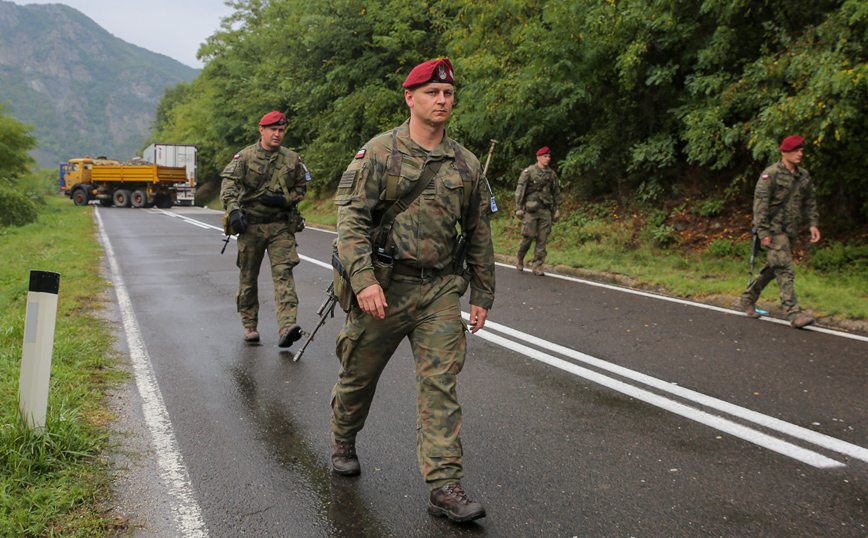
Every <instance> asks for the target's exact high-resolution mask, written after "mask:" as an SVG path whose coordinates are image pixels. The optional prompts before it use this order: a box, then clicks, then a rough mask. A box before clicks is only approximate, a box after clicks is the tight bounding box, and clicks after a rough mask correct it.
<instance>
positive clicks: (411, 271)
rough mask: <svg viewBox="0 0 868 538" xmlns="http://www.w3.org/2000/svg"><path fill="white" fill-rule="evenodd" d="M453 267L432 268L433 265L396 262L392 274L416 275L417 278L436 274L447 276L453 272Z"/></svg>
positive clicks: (430, 276)
mask: <svg viewBox="0 0 868 538" xmlns="http://www.w3.org/2000/svg"><path fill="white" fill-rule="evenodd" d="M452 272H453V271H452V268H451V267H444V268H443V269H432V268H431V267H413V266H412V265H410V264H407V263H401V262H395V264H394V267H393V268H392V274H394V275H401V276H414V277H416V278H421V279H426V278H433V277H435V276H446V275H451V274H452Z"/></svg>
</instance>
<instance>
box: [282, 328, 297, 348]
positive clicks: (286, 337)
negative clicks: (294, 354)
mask: <svg viewBox="0 0 868 538" xmlns="http://www.w3.org/2000/svg"><path fill="white" fill-rule="evenodd" d="M299 338H301V327H299V326H298V325H293V326H292V327H284V328H282V329H280V339H278V341H277V347H289V346H291V345H292V344H293V343H294V342H296V341H297V340H298V339H299Z"/></svg>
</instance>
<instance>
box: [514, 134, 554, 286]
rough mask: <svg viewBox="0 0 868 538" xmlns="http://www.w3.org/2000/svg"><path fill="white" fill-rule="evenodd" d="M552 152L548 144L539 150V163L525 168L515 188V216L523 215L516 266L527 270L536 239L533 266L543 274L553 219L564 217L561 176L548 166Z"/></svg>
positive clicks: (538, 273) (537, 154) (537, 161)
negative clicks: (525, 265) (559, 178)
mask: <svg viewBox="0 0 868 538" xmlns="http://www.w3.org/2000/svg"><path fill="white" fill-rule="evenodd" d="M551 160H552V154H551V151H550V150H549V148H548V147H543V148H541V149H540V150H539V151H537V152H536V164H532V165H530V166H528V167H527V168H525V169H524V172H522V173H521V176H520V177H519V178H518V187H516V189H515V216H516V217H518V218H519V219H521V218H523V222H522V225H521V243H520V244H519V245H518V254H517V255H516V256H517V257H518V262H517V263H516V264H515V268H516V269H518V270H519V271H524V257H525V255H526V254H527V251H528V250H529V249H530V244H531V243H532V242H533V241H534V240H536V248H535V249H534V252H533V260H531V263H530V266H531V268H532V269H533V274H535V275H537V276H543V275H544V274H545V273H544V272H543V263H545V260H546V254H547V252H546V242H547V241H548V239H549V234H550V233H551V231H552V222H554V221H557V220H558V219H559V218H560V216H561V211H560V207H561V203H562V201H563V199H562V198H561V184H560V182H559V181H558V175H557V174H556V173H555V171H554V170H552V169H551V168H550V167H549V163H551Z"/></svg>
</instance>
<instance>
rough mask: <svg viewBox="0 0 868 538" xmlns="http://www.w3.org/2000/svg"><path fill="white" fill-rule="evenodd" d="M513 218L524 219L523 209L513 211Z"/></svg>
mask: <svg viewBox="0 0 868 538" xmlns="http://www.w3.org/2000/svg"><path fill="white" fill-rule="evenodd" d="M515 218H517V219H523V218H524V209H516V210H515Z"/></svg>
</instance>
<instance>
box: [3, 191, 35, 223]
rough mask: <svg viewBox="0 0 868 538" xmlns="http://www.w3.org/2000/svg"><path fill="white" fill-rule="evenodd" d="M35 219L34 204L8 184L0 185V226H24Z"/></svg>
mask: <svg viewBox="0 0 868 538" xmlns="http://www.w3.org/2000/svg"><path fill="white" fill-rule="evenodd" d="M35 220H36V204H35V203H33V201H32V200H30V199H29V198H27V197H25V196H24V195H22V194H21V193H20V192H18V191H17V190H15V189H13V188H12V187H10V186H8V185H0V227H3V228H8V227H10V226H24V225H25V224H30V223H31V222H34V221H35Z"/></svg>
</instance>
